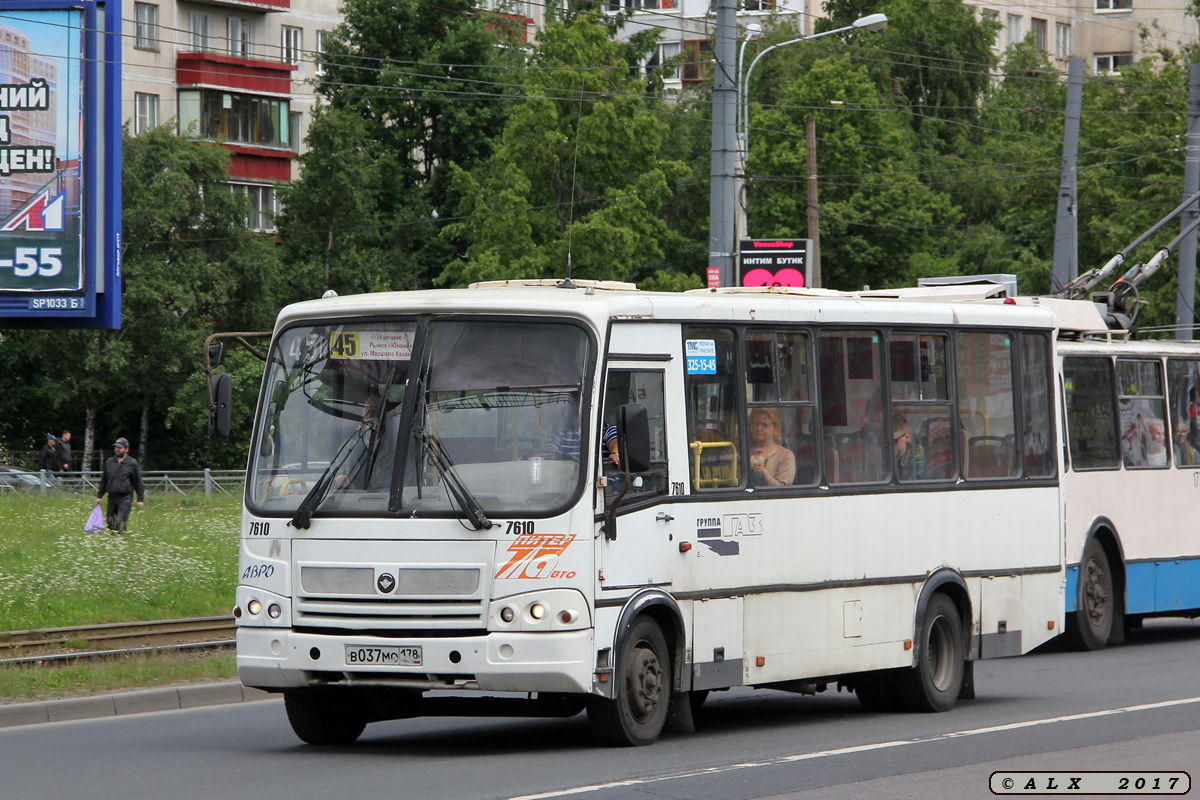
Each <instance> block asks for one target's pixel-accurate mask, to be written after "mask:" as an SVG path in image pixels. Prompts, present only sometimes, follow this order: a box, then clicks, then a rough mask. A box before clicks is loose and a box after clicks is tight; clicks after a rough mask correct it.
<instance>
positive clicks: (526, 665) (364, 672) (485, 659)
mask: <svg viewBox="0 0 1200 800" xmlns="http://www.w3.org/2000/svg"><path fill="white" fill-rule="evenodd" d="M388 648H397V649H396V650H391V649H388ZM412 648H420V661H421V664H420V666H396V665H391V664H382V663H371V664H352V663H350V658H351V655H350V654H351V652H353V653H354V654H356V655H357V656H358V657H359V659H360V660H361V658H362V655H363V654H364V653H367V654H368V655H374V654H376V653H379V654H381V656H382V657H385V658H386V657H387V656H390V655H392V654H394V653H397V652H399V651H403V652H404V654H405V657H406V658H407V657H408V656H410V655H411V652H412ZM595 658H596V656H595V652H594V650H593V642H592V631H591V630H581V631H558V632H537V633H489V634H485V635H482V636H463V637H446V638H442V637H438V638H412V639H400V638H397V639H391V638H388V639H384V638H380V637H377V636H353V635H346V634H318V633H308V632H305V633H297V632H295V631H293V630H291V629H288V628H257V627H239V628H238V630H237V668H238V677H239V678H240V679H241V681H242V683H244V684H245V685H246V686H250V687H253V688H256V689H266V690H279V689H296V688H301V687H306V686H341V685H345V686H356V685H357V686H395V687H399V688H413V689H421V690H425V689H465V690H479V691H485V692H488V691H490V692H583V693H587V692H591V691H592V679H593V674H594V671H595Z"/></svg>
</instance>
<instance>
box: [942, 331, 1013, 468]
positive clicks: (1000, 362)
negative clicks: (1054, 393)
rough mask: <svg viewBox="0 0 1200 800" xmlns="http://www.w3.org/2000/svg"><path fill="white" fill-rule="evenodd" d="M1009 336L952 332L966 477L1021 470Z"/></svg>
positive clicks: (1006, 334) (1011, 346)
mask: <svg viewBox="0 0 1200 800" xmlns="http://www.w3.org/2000/svg"><path fill="white" fill-rule="evenodd" d="M1012 339H1013V336H1012V334H1009V333H984V332H976V331H970V332H963V333H959V334H957V335H956V337H955V341H956V353H955V355H956V362H955V363H956V364H957V371H958V418H959V424H960V425H961V426H962V440H963V441H964V442H965V444H966V447H965V449H964V453H963V456H964V457H963V461H964V466H965V469H964V470H963V472H964V473H965V476H966V477H967V478H968V479H987V478H1007V477H1009V476H1011V475H1016V474H1019V471H1020V464H1019V463H1018V461H1017V432H1016V416H1015V408H1014V403H1013V389H1014V385H1013V349H1014V348H1013V341H1012Z"/></svg>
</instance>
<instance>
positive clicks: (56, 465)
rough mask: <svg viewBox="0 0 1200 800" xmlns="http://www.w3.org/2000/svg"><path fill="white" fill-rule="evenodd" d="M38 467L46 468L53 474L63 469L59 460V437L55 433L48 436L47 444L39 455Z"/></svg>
mask: <svg viewBox="0 0 1200 800" xmlns="http://www.w3.org/2000/svg"><path fill="white" fill-rule="evenodd" d="M38 469H44V470H46V472H49V473H50V474H51V475H53V474H54V473H55V472H58V471H59V470H60V469H62V462H60V461H59V460H58V439H57V438H55V436H54V434H53V433H51V434H49V435H48V436H47V437H46V444H45V445H44V446H43V447H42V452H41V453H40V454H39V455H38Z"/></svg>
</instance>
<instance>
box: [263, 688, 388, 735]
mask: <svg viewBox="0 0 1200 800" xmlns="http://www.w3.org/2000/svg"><path fill="white" fill-rule="evenodd" d="M283 706H284V708H285V709H287V717H288V722H290V723H291V725H292V730H293V731H295V733H296V735H297V736H299V737H300V739H301V740H302V741H304V742H307V743H308V744H350V743H351V742H353V741H354V740H356V739H357V738H358V737H359V736H361V735H362V732H363V729H364V728H366V727H367V715H366V714H365V713H364V712H363V710H362V708H361V707H360V706H359V704H358V698H357V697H354V696H352V695H347V694H332V693H330V694H315V693H310V692H284V695H283Z"/></svg>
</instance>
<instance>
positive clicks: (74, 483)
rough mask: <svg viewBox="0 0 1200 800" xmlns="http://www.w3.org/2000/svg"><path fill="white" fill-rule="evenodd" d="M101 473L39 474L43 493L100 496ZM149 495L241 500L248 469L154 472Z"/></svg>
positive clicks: (148, 479) (147, 479) (146, 480)
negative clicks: (198, 493)
mask: <svg viewBox="0 0 1200 800" xmlns="http://www.w3.org/2000/svg"><path fill="white" fill-rule="evenodd" d="M101 475H102V473H101V472H67V473H59V474H55V473H51V472H46V471H45V470H40V471H39V472H38V478H39V481H40V482H41V492H42V493H43V494H48V493H50V492H76V493H78V494H88V493H91V494H93V495H94V494H96V492H97V491H99V488H100V477H101ZM142 483H143V484H145V486H146V493H147V494H149V493H152V492H153V493H157V494H180V495H191V494H196V493H197V492H203V493H204V496H205V497H213V496H214V495H218V496H222V495H223V496H228V497H231V498H237V497H240V496H241V494H242V488H243V487H244V486H245V483H246V471H245V470H244V469H222V470H218V469H204V470H153V471H147V472H143V473H142Z"/></svg>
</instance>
